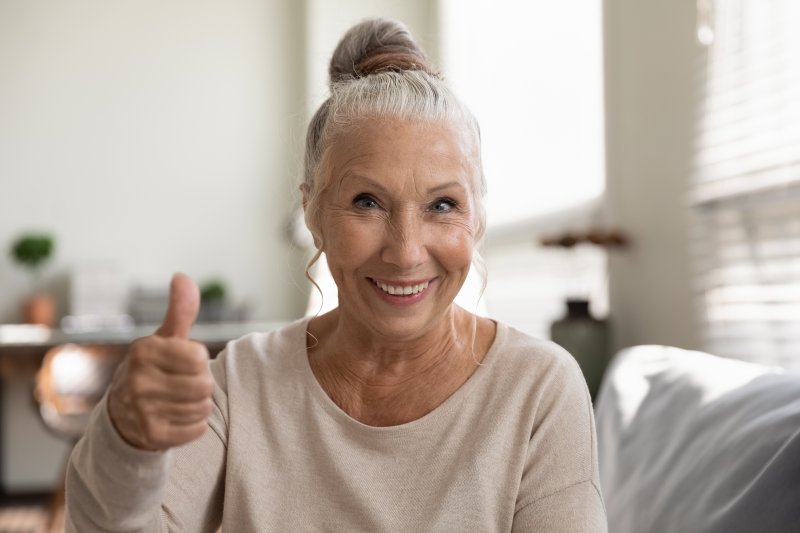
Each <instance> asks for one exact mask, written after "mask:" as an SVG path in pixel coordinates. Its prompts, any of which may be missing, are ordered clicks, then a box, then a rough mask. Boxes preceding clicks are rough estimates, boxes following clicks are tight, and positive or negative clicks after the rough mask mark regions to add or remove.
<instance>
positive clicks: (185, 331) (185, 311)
mask: <svg viewBox="0 0 800 533" xmlns="http://www.w3.org/2000/svg"><path fill="white" fill-rule="evenodd" d="M199 310H200V289H198V288H197V284H196V283H195V282H194V280H193V279H192V278H190V277H189V276H187V275H186V274H181V273H177V274H175V275H173V276H172V282H171V283H170V285H169V307H167V313H166V314H165V315H164V321H163V322H162V323H161V327H160V328H158V330H157V331H156V335H158V336H160V337H180V338H183V339H188V338H189V332H190V331H191V329H192V324H194V321H195V319H196V318H197V313H198V311H199Z"/></svg>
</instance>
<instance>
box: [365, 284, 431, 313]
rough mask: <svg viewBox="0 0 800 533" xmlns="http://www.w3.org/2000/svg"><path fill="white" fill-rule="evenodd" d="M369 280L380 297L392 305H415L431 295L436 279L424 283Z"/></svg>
mask: <svg viewBox="0 0 800 533" xmlns="http://www.w3.org/2000/svg"><path fill="white" fill-rule="evenodd" d="M367 280H368V281H369V282H370V283H371V284H372V285H373V287H375V288H376V289H377V292H378V295H379V297H381V298H383V300H384V301H385V302H387V303H389V304H392V305H400V306H405V305H413V304H415V303H417V302H419V301H421V300H423V299H424V298H426V297H427V296H428V294H430V292H431V291H432V290H433V285H434V284H435V282H436V278H432V279H426V280H422V281H383V280H378V279H373V278H367Z"/></svg>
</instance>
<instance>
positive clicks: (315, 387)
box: [297, 317, 508, 436]
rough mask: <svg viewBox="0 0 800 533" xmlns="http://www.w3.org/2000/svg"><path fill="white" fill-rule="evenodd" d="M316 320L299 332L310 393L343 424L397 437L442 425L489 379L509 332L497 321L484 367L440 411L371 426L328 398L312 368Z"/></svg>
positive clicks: (446, 401)
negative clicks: (311, 343) (310, 343)
mask: <svg viewBox="0 0 800 533" xmlns="http://www.w3.org/2000/svg"><path fill="white" fill-rule="evenodd" d="M312 318H313V317H306V318H305V319H304V320H302V321H301V322H300V323H299V326H300V327H299V328H298V330H299V331H298V332H297V334H298V336H300V338H301V342H302V346H303V352H302V353H303V357H302V359H303V361H302V363H301V367H302V368H301V371H302V373H303V380H304V381H305V382H306V387H308V390H310V391H311V394H312V395H313V396H314V398H315V400H316V401H317V403H318V404H319V405H320V406H321V407H322V408H323V409H324V410H325V412H327V413H328V414H329V415H330V416H331V417H332V418H333V419H334V420H336V421H337V422H339V423H341V424H346V425H347V426H348V427H349V428H353V429H355V430H358V431H362V432H366V433H370V434H372V435H377V436H380V435H385V436H393V435H395V434H396V433H400V432H407V431H413V430H418V429H424V428H426V427H428V426H429V425H431V424H435V423H438V420H439V419H440V418H441V417H442V416H445V415H446V414H447V413H449V412H450V411H452V410H453V409H455V408H456V407H457V406H458V405H459V404H460V403H461V401H462V400H463V398H464V397H465V395H467V394H468V393H469V391H470V390H471V389H474V388H475V387H477V386H478V385H479V383H480V382H481V381H483V380H485V379H487V378H486V376H487V375H488V374H489V369H490V367H491V366H492V364H493V363H494V360H495V358H496V357H497V354H496V352H498V351H499V350H500V347H501V345H502V344H503V343H504V342H505V339H506V336H507V333H508V332H507V328H506V327H505V325H503V324H502V323H501V322H497V321H493V322H494V323H495V335H494V339H493V340H492V343H491V345H490V346H489V349H488V350H487V351H486V355H484V357H483V361H481V364H480V366H478V368H476V369H475V370H474V371H473V372H472V374H471V375H470V376H469V378H467V380H466V381H465V382H464V383H463V384H462V385H461V386H460V387H459V388H458V389H456V390H455V392H453V394H451V395H450V396H448V397H447V399H445V400H444V401H443V402H442V403H440V404H439V405H438V406H436V408H434V409H433V410H432V411H430V412H429V413H426V414H425V415H423V416H421V417H420V418H417V419H416V420H411V421H410V422H405V423H403V424H397V425H394V426H371V425H369V424H365V423H363V422H361V421H359V420H356V419H355V418H353V417H352V416H350V415H349V414H347V413H346V412H345V411H344V410H343V409H342V408H341V407H339V406H338V405H336V403H335V402H334V401H333V400H332V399H331V398H330V396H328V393H327V392H325V389H323V388H322V385H320V384H319V381H317V378H316V376H315V375H314V371H313V370H312V369H311V362H310V361H309V357H308V346H307V342H306V341H307V335H308V324H309V322H310V321H311V319H312Z"/></svg>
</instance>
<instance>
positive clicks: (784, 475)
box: [595, 346, 800, 533]
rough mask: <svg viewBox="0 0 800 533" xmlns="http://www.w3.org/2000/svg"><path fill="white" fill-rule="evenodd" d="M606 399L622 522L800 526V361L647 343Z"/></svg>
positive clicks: (615, 378)
mask: <svg viewBox="0 0 800 533" xmlns="http://www.w3.org/2000/svg"><path fill="white" fill-rule="evenodd" d="M595 411H596V423H597V435H598V453H599V464H600V481H601V485H602V490H603V495H604V498H605V503H606V510H607V513H608V521H609V531H610V532H611V533H670V532H675V533H712V532H714V533H717V532H719V533H722V532H725V533H735V532H766V533H772V532H795V533H797V532H800V373H792V372H786V371H783V370H781V369H778V368H772V367H767V366H760V365H756V364H752V363H747V362H743V361H737V360H733V359H725V358H722V357H717V356H714V355H710V354H707V353H702V352H696V351H688V350H682V349H679V348H674V347H666V346H637V347H633V348H628V349H625V350H623V351H621V352H620V353H618V354H617V355H616V356H615V357H614V358H613V360H612V361H611V364H610V365H609V368H608V369H607V371H606V375H605V377H604V378H603V383H602V385H601V388H600V392H599V395H598V398H597V401H596V403H595Z"/></svg>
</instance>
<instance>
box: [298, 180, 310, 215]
mask: <svg viewBox="0 0 800 533" xmlns="http://www.w3.org/2000/svg"><path fill="white" fill-rule="evenodd" d="M300 192H301V193H302V194H303V211H304V212H305V210H306V207H308V195H309V193H310V190H309V187H308V183H301V184H300Z"/></svg>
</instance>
